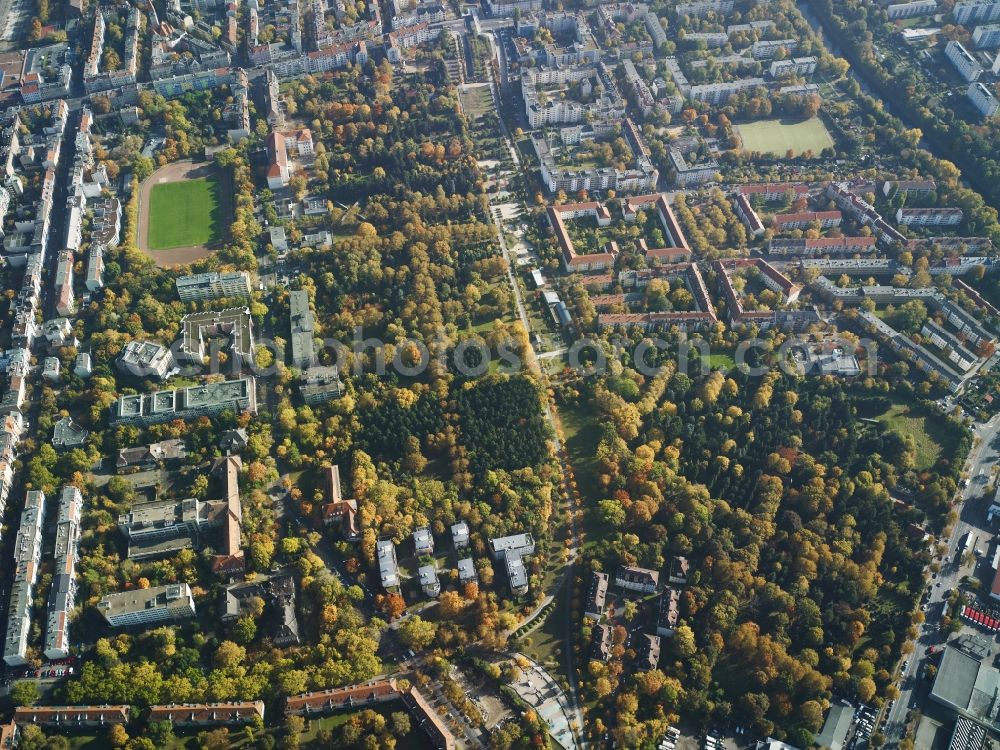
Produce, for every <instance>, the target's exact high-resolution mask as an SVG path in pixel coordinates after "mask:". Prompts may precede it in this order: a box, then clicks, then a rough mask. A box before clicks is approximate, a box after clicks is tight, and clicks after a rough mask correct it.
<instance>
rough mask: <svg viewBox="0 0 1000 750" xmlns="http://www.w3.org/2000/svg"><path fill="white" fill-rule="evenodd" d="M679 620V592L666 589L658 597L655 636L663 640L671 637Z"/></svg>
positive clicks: (673, 589)
mask: <svg viewBox="0 0 1000 750" xmlns="http://www.w3.org/2000/svg"><path fill="white" fill-rule="evenodd" d="M680 619H681V592H680V591H679V590H678V589H675V588H668V589H667V590H666V591H664V592H663V596H662V597H660V609H659V613H658V616H657V618H656V634H657V635H659V636H662V637H664V638H671V637H673V635H674V633H676V632H677V624H678V623H679V622H680Z"/></svg>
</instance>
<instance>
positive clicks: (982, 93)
mask: <svg viewBox="0 0 1000 750" xmlns="http://www.w3.org/2000/svg"><path fill="white" fill-rule="evenodd" d="M997 60H998V61H1000V55H997ZM965 95H966V96H967V97H968V98H969V101H970V102H972V106H974V107H975V108H976V109H977V110H979V114H981V115H982V116H983V117H993V116H994V115H995V114H996V113H997V110H1000V101H997V98H996V97H995V96H994V95H993V92H992V91H990V90H989V89H988V88H986V86H984V85H983V84H982V83H981V82H979V81H977V82H975V83H970V84H969V88H968V90H966V92H965Z"/></svg>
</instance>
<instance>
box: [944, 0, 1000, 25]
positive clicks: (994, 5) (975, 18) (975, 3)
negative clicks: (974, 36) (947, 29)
mask: <svg viewBox="0 0 1000 750" xmlns="http://www.w3.org/2000/svg"><path fill="white" fill-rule="evenodd" d="M952 15H953V16H954V17H955V22H956V23H960V24H962V25H963V26H969V25H970V24H973V23H977V22H987V23H988V22H990V21H1000V2H997V0H969V2H960V3H955V7H954V8H953V9H952Z"/></svg>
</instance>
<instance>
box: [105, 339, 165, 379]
mask: <svg viewBox="0 0 1000 750" xmlns="http://www.w3.org/2000/svg"><path fill="white" fill-rule="evenodd" d="M115 366H116V367H117V368H118V372H120V373H122V374H123V375H131V376H132V377H136V378H156V379H158V380H165V379H166V378H167V376H168V375H169V374H170V371H171V370H173V369H174V368H175V367H176V366H177V364H176V363H175V362H174V357H173V355H172V354H171V353H170V350H169V349H168V348H167V347H165V346H162V345H161V344H157V343H155V342H153V341H136V340H133V341H129V342H128V343H127V344H125V348H124V349H122V350H121V353H120V354H119V355H118V359H117V361H116V363H115Z"/></svg>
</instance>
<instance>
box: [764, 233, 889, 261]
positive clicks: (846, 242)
mask: <svg viewBox="0 0 1000 750" xmlns="http://www.w3.org/2000/svg"><path fill="white" fill-rule="evenodd" d="M875 242H876V240H875V238H874V237H819V238H817V239H772V240H769V241H768V243H767V253H768V255H775V256H779V257H791V256H795V257H801V258H811V257H818V256H822V255H835V256H836V255H854V254H855V253H866V254H867V253H871V252H874V250H875Z"/></svg>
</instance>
